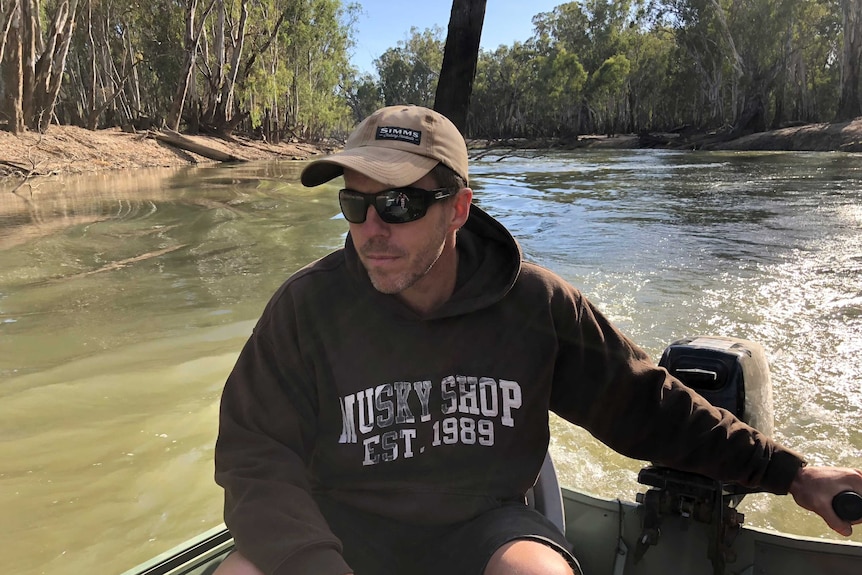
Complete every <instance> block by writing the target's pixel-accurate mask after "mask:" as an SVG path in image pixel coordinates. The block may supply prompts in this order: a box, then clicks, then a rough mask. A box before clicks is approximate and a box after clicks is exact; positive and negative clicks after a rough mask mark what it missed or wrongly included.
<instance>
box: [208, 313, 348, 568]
mask: <svg viewBox="0 0 862 575" xmlns="http://www.w3.org/2000/svg"><path fill="white" fill-rule="evenodd" d="M278 299H279V298H278V297H275V298H273V301H271V302H270V304H269V306H268V307H267V310H266V311H265V312H264V315H263V316H262V318H261V320H260V321H259V322H258V324H257V326H256V327H255V330H254V332H253V334H252V336H251V337H250V338H249V340H248V342H247V343H246V345H245V347H244V348H243V350H242V351H241V353H240V356H239V359H238V360H237V363H236V365H235V367H234V369H233V371H232V372H231V374H230V376H229V377H228V379H227V383H226V384H225V388H224V392H223V394H222V400H221V410H220V414H219V435H218V440H217V442H216V447H215V479H216V482H217V483H218V484H219V485H221V486H222V487H223V488H224V493H225V502H224V516H225V523H226V524H227V527H228V529H229V530H230V532H231V534H232V535H233V537H234V541H235V543H236V547H237V549H238V550H239V552H240V553H242V554H243V555H244V556H245V557H246V558H247V559H249V560H250V561H251V562H252V563H254V564H255V565H256V566H257V567H258V568H259V569H261V570H262V571H263V572H264V573H266V574H267V575H270V574H272V575H283V574H287V573H290V574H291V575H304V574H306V573H307V574H312V573H314V574H315V575H344V574H346V573H350V572H351V569H350V568H349V567H348V566H347V564H346V563H345V561H344V560H343V558H342V556H341V543H340V541H339V540H338V539H337V538H336V537H335V535H333V533H332V532H331V531H330V529H329V527H328V525H327V523H326V520H325V519H324V518H323V516H322V514H321V513H320V511H319V509H318V507H317V504H316V503H315V502H314V500H313V499H312V497H311V492H310V484H309V478H308V472H307V464H308V462H309V460H310V457H311V454H312V450H313V445H314V440H315V435H316V414H317V394H316V389H315V387H314V384H313V383H312V378H311V376H310V373H308V370H307V369H306V368H305V367H304V363H303V360H302V354H301V352H300V349H299V348H300V346H299V344H298V337H297V336H296V335H295V327H294V326H295V321H294V318H293V313H292V311H291V310H292V306H291V305H290V304H289V303H287V304H285V303H284V300H285V299H287V300H289V298H287V297H285V298H282V301H281V303H278ZM276 332H277V334H276ZM275 342H278V344H277V345H276V343H275Z"/></svg>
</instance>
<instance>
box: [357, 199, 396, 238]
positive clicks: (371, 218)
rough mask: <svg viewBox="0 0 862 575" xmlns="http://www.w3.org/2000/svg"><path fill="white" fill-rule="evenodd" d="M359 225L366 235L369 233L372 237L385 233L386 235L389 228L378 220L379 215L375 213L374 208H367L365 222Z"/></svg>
mask: <svg viewBox="0 0 862 575" xmlns="http://www.w3.org/2000/svg"><path fill="white" fill-rule="evenodd" d="M360 225H361V226H362V229H363V230H364V231H365V232H366V233H370V234H372V235H380V234H383V233H385V234H387V235H388V233H389V226H390V225H391V224H387V223H386V222H384V221H383V220H382V219H380V214H378V213H377V209H376V208H375V207H374V206H368V211H366V212H365V221H364V222H362V223H361V224H360Z"/></svg>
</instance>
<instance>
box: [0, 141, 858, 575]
mask: <svg viewBox="0 0 862 575" xmlns="http://www.w3.org/2000/svg"><path fill="white" fill-rule="evenodd" d="M860 160H862V158H860V156H859V155H851V154H840V153H784V152H782V153H736V152H734V153H732V152H726V153H721V152H710V153H706V152H668V151H631V150H626V151H620V150H613V151H577V152H559V153H557V152H555V153H540V152H523V153H520V154H518V155H491V154H489V155H484V156H482V157H481V158H480V159H478V160H476V161H475V162H474V163H473V166H472V172H471V176H472V178H473V187H474V189H475V191H476V199H477V203H478V204H479V205H481V206H482V207H483V208H484V209H486V210H487V211H488V212H490V213H491V214H492V215H495V216H496V217H498V218H499V219H500V220H501V221H502V222H503V223H505V224H506V225H507V226H508V227H509V229H510V230H511V231H512V232H513V234H514V235H515V237H516V238H518V240H519V241H520V242H521V245H522V247H523V249H524V252H525V255H526V257H527V259H529V260H531V261H535V262H538V263H540V264H543V265H545V266H547V267H550V268H551V269H553V270H555V271H556V272H558V273H559V274H561V275H562V276H563V277H564V278H566V279H567V280H569V281H571V282H572V283H573V284H574V285H576V286H578V287H579V288H580V289H581V290H582V291H584V292H585V293H586V294H587V295H588V297H590V299H592V300H593V301H594V302H595V303H597V304H598V305H599V307H600V308H601V309H602V310H603V311H605V313H606V314H607V315H609V316H610V317H611V319H612V320H613V321H614V322H615V323H616V324H617V325H618V326H620V327H621V328H622V329H623V331H625V332H626V333H627V334H629V335H630V336H631V337H632V338H633V339H634V340H635V341H637V342H638V343H639V344H641V345H642V346H643V347H644V348H645V349H646V350H647V351H648V352H649V353H650V354H651V355H652V356H653V357H655V358H656V359H658V357H659V355H660V354H661V351H662V350H663V349H664V347H665V346H666V345H667V344H668V343H670V342H671V341H674V340H676V339H679V338H681V337H685V336H690V335H695V334H714V335H732V336H738V337H744V338H747V339H750V340H754V341H757V342H759V343H761V344H762V345H763V346H764V347H765V349H766V350H767V353H768V358H769V362H770V367H771V371H772V381H773V386H774V397H775V428H776V432H775V435H776V437H777V438H778V439H779V440H780V441H782V442H784V443H786V444H788V445H789V446H791V447H793V448H795V449H797V450H799V451H801V452H803V453H805V454H806V455H807V456H808V457H809V459H810V460H811V461H812V462H815V463H833V464H840V465H847V466H853V467H862V409H860V408H862V386H860V382H862V378H860V375H859V365H862V280H860V277H862V276H860V272H862V233H860V230H862V161H860ZM302 165H303V164H302V163H301V162H287V163H263V164H246V165H237V166H211V167H203V168H186V169H181V170H152V171H151V170H140V171H125V172H119V173H107V174H102V175H97V176H86V177H70V178H62V177H61V178H56V179H51V180H45V181H39V182H37V183H34V184H33V186H32V187H29V186H23V187H22V188H20V189H18V190H17V191H16V192H15V193H14V194H13V193H10V192H9V189H8V186H7V187H6V188H0V462H2V465H0V508H2V509H3V513H2V517H0V533H3V534H4V537H3V538H2V539H0V557H3V563H4V565H5V566H6V569H5V570H6V571H7V572H12V573H16V574H19V575H36V574H44V575H66V574H71V573H99V574H102V573H104V574H107V575H110V574H116V573H120V572H122V571H124V570H126V569H128V568H130V567H132V566H134V565H136V564H138V563H140V562H142V561H144V560H145V559H148V558H150V557H152V556H154V555H156V554H158V553H160V552H162V551H164V550H166V549H168V548H170V547H173V546H174V545H176V544H178V543H180V542H182V541H183V540H185V539H187V538H189V537H191V536H192V535H194V534H196V533H198V532H201V531H203V530H205V529H207V528H209V527H211V526H214V525H216V524H218V523H219V522H220V521H221V493H220V490H219V489H218V488H217V487H216V486H215V484H214V483H213V481H212V461H211V460H212V447H213V442H214V440H215V434H216V425H217V408H218V400H219V394H220V390H221V386H222V384H223V383H224V379H225V377H226V375H227V373H228V372H229V370H230V368H231V367H232V365H233V362H234V361H235V359H236V356H237V353H238V352H239V349H240V347H241V346H242V343H243V341H244V340H245V338H246V337H247V336H248V334H249V332H250V330H251V327H252V325H253V323H254V321H255V319H256V318H257V316H258V315H259V314H260V312H261V310H262V308H263V306H264V304H265V303H266V301H267V300H268V298H269V296H270V295H271V294H272V292H273V291H274V290H275V289H276V288H277V287H278V285H279V284H280V283H281V282H282V281H283V280H284V279H285V278H286V277H287V276H288V275H289V274H290V273H291V272H293V271H294V270H296V269H298V268H299V267H301V266H302V265H304V264H305V263H307V262H309V261H311V260H313V259H315V258H318V257H320V256H323V255H324V254H326V253H328V252H329V251H331V250H333V249H335V248H337V247H339V246H340V245H342V244H343V241H344V236H345V233H346V230H347V225H346V222H345V221H344V220H343V218H342V217H341V216H340V213H339V210H338V204H337V200H336V195H335V189H336V187H335V185H328V186H321V187H319V188H316V189H305V188H303V187H301V186H300V185H299V184H298V179H299V171H300V169H301V167H302ZM551 450H552V454H553V456H554V457H555V460H556V462H557V465H558V467H559V473H560V476H561V481H562V483H563V484H565V485H568V486H571V487H575V488H579V489H584V490H587V491H590V492H592V493H594V494H597V495H600V496H604V497H616V496H620V497H624V498H628V499H634V497H635V494H636V493H637V492H638V491H641V489H639V486H638V484H637V482H636V476H637V471H638V469H640V467H641V463H640V462H636V461H631V460H628V459H626V458H623V457H621V456H618V455H617V454H615V453H613V452H611V451H609V450H608V449H607V448H605V447H604V446H602V445H601V444H599V443H597V442H596V441H594V440H593V439H592V438H591V437H590V436H589V435H588V434H587V433H585V432H583V431H582V430H579V429H577V428H573V427H572V426H570V425H568V424H565V423H564V422H560V421H558V420H554V421H553V442H552V447H551ZM742 510H743V511H744V513H745V514H746V523H747V524H748V525H755V526H758V527H764V528H770V529H777V530H781V531H787V532H792V533H797V534H802V535H807V536H814V537H829V538H832V537H834V538H838V536H837V535H834V534H831V532H830V531H829V530H828V528H827V527H826V526H825V524H823V523H822V521H820V519H819V518H817V517H813V516H811V515H810V514H808V513H807V512H804V511H802V510H800V509H798V508H797V507H796V506H795V505H794V504H793V502H792V500H791V499H790V498H789V497H774V496H768V495H754V496H748V497H746V499H745V501H744V502H743V504H742ZM852 540H853V541H860V542H862V530H859V529H857V534H856V535H854V536H853V537H852Z"/></svg>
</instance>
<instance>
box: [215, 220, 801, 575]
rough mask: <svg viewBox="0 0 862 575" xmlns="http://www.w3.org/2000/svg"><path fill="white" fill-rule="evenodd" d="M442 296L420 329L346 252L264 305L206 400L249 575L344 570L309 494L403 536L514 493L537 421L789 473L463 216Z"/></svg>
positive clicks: (685, 458) (232, 525) (762, 472)
mask: <svg viewBox="0 0 862 575" xmlns="http://www.w3.org/2000/svg"><path fill="white" fill-rule="evenodd" d="M457 246H458V250H459V269H458V283H457V286H456V290H455V293H454V294H453V296H452V298H451V299H450V300H449V301H448V302H447V303H445V304H444V305H443V306H441V307H440V308H439V309H438V310H436V311H435V312H434V314H433V315H432V316H430V317H419V316H417V315H416V314H415V313H414V312H412V311H411V310H410V309H409V308H408V307H406V306H404V305H403V304H401V302H400V301H399V300H398V299H397V298H396V297H393V296H389V295H384V294H381V293H379V292H377V291H376V290H375V289H374V288H373V287H372V286H371V284H370V282H369V280H368V277H367V275H366V274H365V272H364V269H363V267H362V265H361V263H360V262H359V260H358V258H357V255H356V252H355V249H354V247H353V243H352V241H351V238H350V237H349V236H348V238H347V242H346V245H345V248H344V249H342V250H339V251H336V252H334V253H332V254H330V255H329V256H326V257H325V258H323V259H321V260H319V261H317V262H314V263H313V264H311V265H309V266H307V267H305V268H304V269H302V270H300V271H299V272H297V273H296V274H294V275H293V276H292V277H291V278H289V279H288V280H287V281H286V282H285V283H284V285H282V286H281V288H280V289H279V290H278V291H277V292H276V293H275V295H274V296H273V298H272V299H271V300H270V302H269V304H268V305H267V307H266V309H265V311H264V313H263V315H262V317H261V318H260V320H259V322H258V324H257V326H256V327H255V329H254V332H253V334H252V336H251V337H250V338H249V340H248V342H247V343H246V345H245V347H244V348H243V350H242V353H241V354H240V357H239V359H238V361H237V364H236V366H235V367H234V369H233V372H232V373H231V375H230V377H229V378H228V381H227V384H226V386H225V389H224V394H223V397H222V404H221V414H220V428H219V437H218V442H217V444H216V481H217V482H218V483H219V484H220V485H221V486H222V487H224V489H225V521H226V523H227V526H228V528H229V529H230V531H231V533H232V534H233V536H234V539H235V541H236V545H237V548H238V549H239V550H240V551H241V552H242V553H243V554H244V555H245V556H246V557H248V558H249V559H250V560H251V561H252V562H253V563H255V564H256V565H257V566H258V567H259V568H260V569H261V570H263V571H264V572H265V573H273V574H278V575H281V574H287V573H290V574H292V575H300V574H305V573H309V574H311V573H314V574H315V575H340V574H343V573H348V572H350V568H349V566H347V565H346V564H345V562H344V560H343V559H342V558H341V554H340V543H339V541H338V539H337V538H336V537H335V536H334V535H333V534H332V533H331V532H330V530H329V528H328V526H327V523H326V521H325V519H324V518H323V516H322V515H321V513H320V511H319V509H318V507H317V505H316V503H315V501H314V495H315V494H318V493H319V494H326V495H327V496H328V497H329V498H331V499H334V500H337V501H343V502H345V503H348V504H350V505H352V506H354V507H357V508H360V509H365V510H369V511H373V512H374V513H377V514H379V515H383V516H385V517H392V518H394V519H399V520H403V521H407V522H411V523H428V524H449V523H454V522H459V521H463V520H466V519H469V518H471V517H474V516H476V515H477V514H479V513H482V512H483V511H486V510H489V509H492V508H494V507H496V506H497V505H499V503H500V501H502V500H506V499H512V498H516V497H523V495H524V493H525V492H526V491H527V490H528V489H529V488H530V487H531V486H532V484H533V483H534V481H535V479H536V476H537V474H538V471H539V468H540V466H541V464H542V460H543V458H544V455H545V452H546V450H547V447H548V440H549V430H548V412H549V411H553V412H555V413H557V414H558V415H560V416H561V417H563V418H565V419H567V420H569V421H571V422H572V423H575V424H577V425H580V426H583V427H584V428H585V429H587V430H589V431H590V432H591V433H592V434H593V435H594V436H596V437H597V438H598V439H599V440H601V441H603V442H604V443H606V444H607V445H608V446H610V447H611V448H613V449H615V450H617V451H619V452H620V453H622V454H624V455H627V456H629V457H633V458H636V459H641V460H648V461H653V462H656V463H660V464H663V465H668V466H672V467H676V468H678V469H682V470H687V471H693V472H698V473H701V474H704V475H708V476H711V477H713V478H716V479H721V480H725V481H733V482H737V483H741V484H743V485H746V486H751V487H759V488H761V489H764V490H767V491H771V492H774V493H786V492H787V489H788V487H789V485H790V483H791V481H792V479H793V477H794V476H795V474H796V472H797V470H798V468H799V466H800V465H802V459H801V458H800V457H799V456H798V455H796V454H795V453H793V452H791V451H789V450H787V449H785V448H783V447H781V446H779V445H777V444H775V443H774V442H772V441H771V440H770V439H768V438H767V437H765V436H764V435H762V434H760V433H759V432H757V431H755V430H753V429H752V428H750V427H749V426H747V425H745V424H744V423H742V422H741V421H739V420H737V419H736V418H734V417H733V416H732V415H730V414H729V413H728V412H726V411H723V410H719V409H716V408H714V407H712V406H711V405H709V404H708V403H707V402H706V401H705V400H703V399H702V398H701V397H700V396H699V395H697V394H696V393H695V392H693V391H691V390H690V389H688V388H686V387H684V386H683V385H682V384H681V383H679V382H678V381H676V380H675V379H673V378H671V377H670V376H668V374H667V372H666V371H665V370H664V369H661V368H658V367H656V366H655V364H654V363H653V362H651V361H650V360H649V358H648V357H647V355H646V354H645V353H644V352H643V351H642V350H641V349H639V348H638V347H637V346H635V345H634V344H633V343H632V342H631V341H629V340H628V339H627V338H626V337H625V336H623V335H622V334H621V333H620V332H619V331H618V330H617V329H616V328H615V327H614V326H612V325H611V324H610V323H609V322H608V321H607V319H606V318H605V317H604V316H603V315H602V314H601V313H600V312H599V311H597V310H596V309H595V308H594V307H593V306H592V304H591V303H590V302H588V301H587V300H586V298H585V297H584V296H583V295H581V294H580V293H579V292H578V291H577V290H576V289H574V288H573V287H571V286H570V285H569V284H567V283H566V282H565V281H563V280H562V279H561V278H559V277H558V276H556V275H555V274H553V273H551V272H549V271H548V270H545V269H543V268H541V267H539V266H536V265H532V264H529V263H525V262H522V258H521V252H520V249H519V247H518V245H517V243H516V242H515V240H514V239H513V238H512V237H511V235H510V234H509V233H508V232H507V231H506V230H505V228H504V227H503V226H502V225H501V224H500V223H499V222H497V221H496V220H494V219H493V218H491V217H490V216H488V215H487V214H485V213H484V212H482V211H481V210H480V209H478V208H476V207H475V206H473V207H472V208H471V216H470V218H469V220H468V222H467V225H466V226H465V227H464V228H463V229H462V230H461V231H460V232H459V235H458V244H457Z"/></svg>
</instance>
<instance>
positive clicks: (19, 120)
mask: <svg viewBox="0 0 862 575" xmlns="http://www.w3.org/2000/svg"><path fill="white" fill-rule="evenodd" d="M77 9H78V2H77V0H54V1H49V2H46V3H44V4H41V3H40V2H38V0H6V2H4V3H3V4H0V13H2V18H3V22H2V24H3V28H2V36H0V42H2V43H0V79H2V82H0V83H2V87H3V90H2V91H3V100H2V104H0V114H2V116H3V117H4V118H5V120H6V129H7V130H9V131H11V132H14V133H19V132H21V131H23V130H24V129H25V128H29V129H31V130H39V131H44V130H45V129H46V128H47V127H48V124H49V123H50V122H51V118H52V117H53V115H54V107H55V105H56V102H57V96H58V94H59V92H60V86H61V83H62V79H63V72H64V70H65V65H66V57H67V55H68V53H69V45H70V42H71V38H72V31H73V29H74V26H75V18H76V14H77ZM43 18H45V19H46V22H43ZM46 23H47V24H48V26H47V28H45V26H44V24H46Z"/></svg>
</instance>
